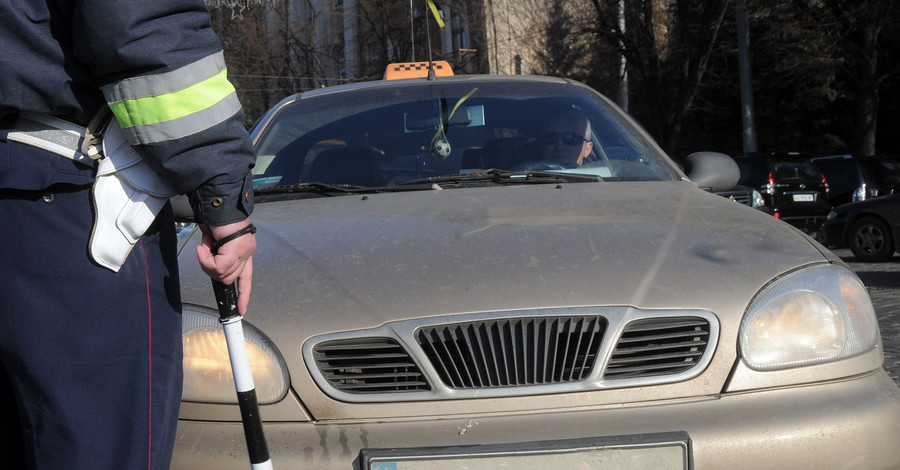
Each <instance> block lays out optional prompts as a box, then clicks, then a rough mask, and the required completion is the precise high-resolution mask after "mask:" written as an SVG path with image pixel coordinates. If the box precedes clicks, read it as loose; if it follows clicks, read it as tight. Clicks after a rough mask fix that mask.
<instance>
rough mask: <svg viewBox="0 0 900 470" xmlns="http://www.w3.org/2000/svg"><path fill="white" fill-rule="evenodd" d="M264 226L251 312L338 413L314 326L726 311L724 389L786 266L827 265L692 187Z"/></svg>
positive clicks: (717, 363)
mask: <svg viewBox="0 0 900 470" xmlns="http://www.w3.org/2000/svg"><path fill="white" fill-rule="evenodd" d="M253 221H254V224H255V225H256V226H257V228H258V232H257V240H258V244H259V248H258V251H257V252H256V254H255V256H254V281H253V282H254V283H253V292H252V300H251V303H250V308H249V312H248V315H247V321H249V322H251V323H252V324H254V325H255V326H256V327H258V328H259V329H260V330H262V331H263V332H264V333H265V334H266V335H267V336H269V337H270V338H271V339H272V340H273V342H274V343H275V345H276V346H277V347H278V348H279V350H280V351H281V353H282V354H283V355H284V357H285V358H286V359H287V362H288V367H289V369H290V373H291V380H292V382H293V385H294V387H295V389H296V388H299V389H300V390H299V391H298V393H299V394H300V395H301V397H303V399H304V403H306V404H307V405H308V406H310V407H312V408H315V407H316V405H317V404H319V405H321V407H322V410H324V409H326V408H327V409H328V410H329V412H332V411H334V409H335V408H334V407H333V406H330V407H329V406H326V400H325V399H324V398H323V397H319V396H318V395H316V394H317V393H319V392H318V390H317V388H316V387H315V385H314V384H313V383H312V382H311V380H310V379H309V373H308V371H307V370H306V367H305V366H304V365H303V363H302V361H301V360H300V358H301V357H302V354H303V353H302V345H303V343H304V342H305V341H306V340H307V339H308V338H309V337H311V336H314V335H318V334H324V333H334V332H341V331H349V330H356V329H365V328H374V327H378V326H380V325H383V324H385V323H387V322H392V321H397V320H405V319H413V318H426V317H431V316H439V315H451V314H452V315H458V314H465V313H474V312H493V311H508V310H517V309H535V308H557V307H573V306H630V307H634V308H638V309H700V310H705V311H708V312H712V313H713V314H714V315H715V316H716V317H717V318H718V319H719V321H720V322H721V325H720V328H721V329H720V339H719V347H718V348H719V350H718V351H717V352H716V356H715V359H714V360H713V362H712V363H711V364H710V366H709V368H708V369H709V371H708V373H705V374H704V375H703V376H702V377H705V378H701V380H699V383H700V384H701V386H700V390H694V391H693V392H697V391H700V392H701V393H717V392H718V391H720V390H721V387H722V384H723V383H724V381H725V380H726V378H727V375H728V373H729V371H730V369H731V367H732V366H733V364H734V360H735V358H736V343H737V340H736V338H737V329H738V326H739V323H740V320H741V317H742V315H743V313H744V311H745V309H746V307H747V305H748V303H749V302H750V301H751V299H752V298H753V296H754V295H755V294H756V293H757V292H758V291H759V289H760V288H762V287H763V286H764V285H766V284H767V283H768V282H770V281H771V280H772V279H773V278H775V277H777V276H778V275H780V274H783V273H785V272H787V271H790V270H793V269H795V268H797V267H799V266H802V265H805V264H810V263H815V262H824V261H825V260H826V257H825V255H823V252H822V250H820V249H818V245H816V244H815V243H814V242H812V241H811V239H809V238H808V237H806V236H804V235H803V234H801V233H800V232H798V231H796V230H794V229H793V228H791V227H789V226H788V225H787V224H784V223H783V222H781V221H778V220H776V219H774V218H772V217H770V216H767V215H765V214H762V213H761V212H759V211H756V210H753V209H750V208H748V207H744V206H740V205H738V204H734V203H733V202H731V201H728V200H726V199H723V198H721V197H719V196H716V195H713V194H709V193H705V192H703V191H701V190H699V189H698V188H697V187H696V186H694V185H692V184H691V183H689V182H642V183H635V182H629V183H622V182H604V183H571V184H561V185H556V184H552V185H520V186H495V187H483V188H466V189H447V190H433V191H418V192H403V193H381V194H370V195H365V196H363V195H353V196H339V197H331V198H317V199H304V200H291V201H281V202H268V203H260V204H257V206H256V210H255V212H254V214H253ZM193 238H194V240H193V243H196V242H197V240H198V239H199V237H198V236H196V235H195V236H194V237H193ZM181 266H182V284H183V298H184V301H185V302H188V303H194V304H199V305H205V306H208V307H211V308H214V307H215V302H214V299H213V296H212V289H210V284H209V280H208V278H206V277H205V276H204V275H203V274H202V272H201V271H200V270H199V269H198V268H197V262H196V259H195V255H194V254H193V250H192V249H186V250H183V252H182V259H181ZM673 393H674V392H673ZM678 393H684V392H683V391H681V392H678ZM311 395H316V397H315V398H314V397H312V396H311ZM663 396H666V397H668V396H671V395H665V394H664V395H663ZM316 398H321V399H322V400H321V401H319V400H317V399H316ZM331 405H333V404H331ZM534 405H535V404H534V403H532V404H531V405H525V406H532V407H533V406H534ZM347 406H351V405H347ZM322 410H320V412H321V413H324V411H322ZM396 411H397V410H394V411H392V413H393V412H396ZM336 414H337V415H340V414H341V413H336ZM349 414H351V413H348V415H349Z"/></svg>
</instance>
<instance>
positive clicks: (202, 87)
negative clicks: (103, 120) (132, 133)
mask: <svg viewBox="0 0 900 470" xmlns="http://www.w3.org/2000/svg"><path fill="white" fill-rule="evenodd" d="M232 93H234V86H233V85H232V84H231V82H229V81H228V78H227V71H226V70H222V71H221V72H219V73H218V74H216V75H214V76H212V77H210V78H208V79H206V80H203V81H202V82H199V83H197V84H194V85H192V86H189V87H187V88H185V89H183V90H178V91H174V92H171V93H166V94H162V95H156V96H147V97H142V98H132V99H126V100H122V101H118V102H116V103H112V104H111V105H110V109H112V111H113V114H115V115H116V119H117V120H118V121H119V125H120V126H122V127H123V128H127V127H133V126H139V125H147V124H156V123H160V122H166V121H171V120H173V119H178V118H181V117H184V116H188V115H190V114H194V113H196V112H199V111H203V110H204V109H206V108H209V107H210V106H212V105H214V104H216V103H218V102H219V101H221V100H222V99H224V98H226V97H227V96H228V95H230V94H232Z"/></svg>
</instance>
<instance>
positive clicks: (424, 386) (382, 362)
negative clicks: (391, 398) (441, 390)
mask: <svg viewBox="0 0 900 470" xmlns="http://www.w3.org/2000/svg"><path fill="white" fill-rule="evenodd" d="M313 356H314V359H315V362H316V366H317V367H318V369H319V371H320V372H321V373H322V376H323V377H324V378H325V380H327V381H328V383H329V384H331V386H332V387H334V388H335V389H337V390H340V391H342V392H347V393H384V392H410V391H422V390H429V389H430V387H429V386H428V382H426V381H425V378H424V376H423V375H422V372H421V371H419V367H418V366H417V365H416V363H415V362H413V360H412V358H411V357H410V356H409V354H408V353H407V352H406V351H405V350H404V349H403V348H402V347H401V346H400V344H398V343H397V341H395V340H393V339H391V338H359V339H349V340H338V341H327V342H324V343H319V344H317V345H316V346H315V348H313Z"/></svg>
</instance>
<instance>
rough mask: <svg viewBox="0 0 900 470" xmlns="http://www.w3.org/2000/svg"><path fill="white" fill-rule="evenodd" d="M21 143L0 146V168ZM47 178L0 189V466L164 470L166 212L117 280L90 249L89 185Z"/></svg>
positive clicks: (174, 313)
mask: <svg viewBox="0 0 900 470" xmlns="http://www.w3.org/2000/svg"><path fill="white" fill-rule="evenodd" d="M18 145H19V144H10V143H7V142H3V141H0V170H2V169H3V168H2V165H3V163H8V161H7V162H4V158H9V156H10V154H11V152H10V148H13V147H15V146H18ZM17 151H18V153H22V148H21V147H19V148H18V150H17ZM34 151H35V152H40V151H37V150H34ZM26 152H27V151H26ZM40 153H43V152H40ZM44 155H45V156H47V155H51V154H44ZM52 158H54V159H60V157H58V156H55V155H53V156H52ZM62 160H64V159H62ZM54 163H56V162H55V161H54ZM69 163H71V162H69ZM63 164H66V162H63ZM7 171H11V170H9V167H8V166H7ZM6 174H7V176H9V173H6ZM56 174H57V175H58V174H59V173H58V172H57V173H56ZM0 176H2V174H0ZM48 178H49V179H48V181H57V182H54V183H53V184H51V185H50V186H49V187H47V188H45V189H41V190H22V189H8V188H7V189H0V217H2V220H3V223H2V226H0V273H2V274H0V431H2V435H0V468H10V469H17V468H38V469H54V470H60V469H92V470H106V469H139V468H141V469H143V468H148V469H166V468H168V467H169V464H170V460H171V454H172V446H173V442H174V433H175V428H176V424H177V417H178V407H179V403H180V399H181V385H182V348H181V314H180V311H181V299H180V291H179V283H178V269H177V265H176V259H175V255H176V253H175V251H176V237H175V229H174V224H173V222H172V217H171V210H170V209H169V208H168V206H167V208H166V210H164V211H163V214H161V215H160V216H159V217H158V219H157V220H156V222H155V223H154V225H153V226H152V227H151V228H150V230H149V231H148V232H147V234H145V236H143V237H142V238H141V239H140V240H139V241H138V243H137V244H136V245H135V247H134V249H133V250H132V252H131V254H130V255H129V257H128V260H127V262H126V263H125V265H124V266H122V269H121V270H120V272H118V273H114V272H112V271H110V270H108V269H105V268H101V267H99V266H97V265H95V264H94V263H93V262H92V261H91V259H90V257H89V254H88V251H87V247H88V240H89V239H90V235H91V227H92V223H93V209H92V202H91V199H90V184H83V183H82V184H73V183H71V182H58V181H59V180H65V178H61V179H60V178H56V177H55V176H50V177H48ZM7 180H8V178H7ZM0 181H2V178H0Z"/></svg>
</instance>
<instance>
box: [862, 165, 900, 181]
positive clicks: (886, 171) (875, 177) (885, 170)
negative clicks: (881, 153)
mask: <svg viewBox="0 0 900 470" xmlns="http://www.w3.org/2000/svg"><path fill="white" fill-rule="evenodd" d="M860 164H861V165H863V168H865V170H866V174H867V179H868V181H869V182H870V183H871V184H873V185H875V186H878V187H881V188H892V187H894V186H895V185H897V184H900V160H887V159H871V160H866V159H862V160H860Z"/></svg>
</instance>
